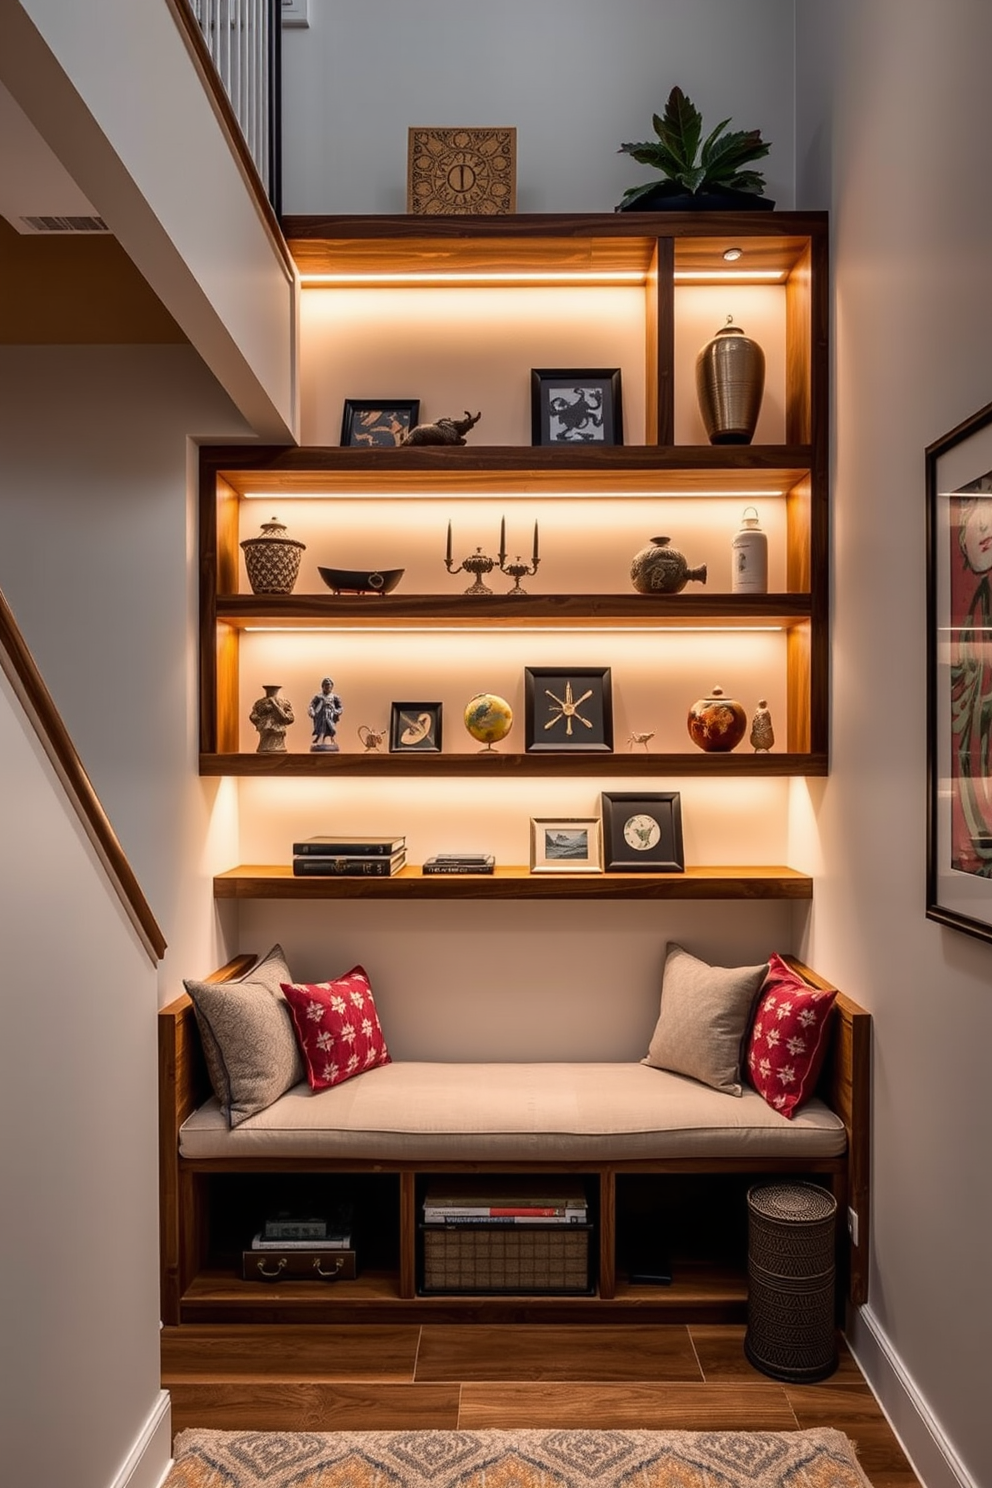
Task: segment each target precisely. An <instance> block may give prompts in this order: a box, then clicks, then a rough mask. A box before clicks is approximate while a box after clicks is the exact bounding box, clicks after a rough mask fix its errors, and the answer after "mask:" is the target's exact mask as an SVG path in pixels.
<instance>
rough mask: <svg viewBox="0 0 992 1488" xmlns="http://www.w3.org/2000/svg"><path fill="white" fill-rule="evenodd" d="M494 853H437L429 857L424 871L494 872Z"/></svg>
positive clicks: (424, 865) (423, 867) (422, 869)
mask: <svg viewBox="0 0 992 1488" xmlns="http://www.w3.org/2000/svg"><path fill="white" fill-rule="evenodd" d="M495 870H496V859H495V858H494V857H493V855H492V853H435V854H434V855H433V857H430V858H427V859H426V860H425V861H424V864H423V866H422V868H421V870H420V871H421V872H422V873H494V872H495Z"/></svg>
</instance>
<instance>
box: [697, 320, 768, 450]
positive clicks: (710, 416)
mask: <svg viewBox="0 0 992 1488" xmlns="http://www.w3.org/2000/svg"><path fill="white" fill-rule="evenodd" d="M764 390H765V353H764V352H763V351H762V349H761V347H760V346H759V345H758V343H757V341H752V340H751V338H750V336H745V334H744V332H743V331H742V330H741V328H740V326H737V325H734V323H733V316H731V315H728V316H727V324H726V325H725V326H721V327H720V329H719V330H718V331H717V333H716V335H715V336H714V337H713V339H712V341H707V343H706V345H705V346H704V347H703V349H702V351H701V352H700V353H699V355H698V356H697V358H696V396H697V397H698V399H699V411H700V413H701V414H702V416H703V423H704V425H705V427H706V433H707V435H708V436H709V441H710V444H750V443H751V440H752V438H753V437H754V431H755V428H756V426H757V423H758V414H759V412H760V410H761V398H762V395H763V393H764Z"/></svg>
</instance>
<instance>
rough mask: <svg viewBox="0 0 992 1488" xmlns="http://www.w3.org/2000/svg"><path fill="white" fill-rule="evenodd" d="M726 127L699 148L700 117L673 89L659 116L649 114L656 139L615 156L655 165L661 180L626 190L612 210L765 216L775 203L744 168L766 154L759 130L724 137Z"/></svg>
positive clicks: (760, 178) (756, 176) (761, 180)
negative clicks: (744, 213)
mask: <svg viewBox="0 0 992 1488" xmlns="http://www.w3.org/2000/svg"><path fill="white" fill-rule="evenodd" d="M729 123H730V120H729V119H724V120H723V121H722V122H721V123H720V124H718V125H717V126H716V128H715V129H714V130H713V131H712V133H711V134H709V135H708V136H707V137H706V139H705V140H704V141H703V143H702V147H701V148H700V140H701V139H702V134H703V116H702V114H701V113H700V112H699V110H698V109H697V108H696V107H695V105H694V104H693V102H692V100H691V99H689V98H687V97H686V95H685V94H684V93H683V92H682V89H681V88H673V89H672V91H671V93H670V94H669V95H668V102H667V103H666V105H665V113H664V117H662V118H659V117H658V115H657V114H655V115H654V129H655V133H656V134H657V136H658V138H657V140H646V141H644V142H643V143H641V144H627V145H621V146H620V149H619V151H618V152H617V153H618V154H620V155H630V156H631V158H632V159H634V160H637V161H639V162H640V164H641V165H651V166H654V168H655V169H656V170H659V171H661V174H662V176H663V177H664V180H662V181H648V182H647V184H646V185H644V186H631V187H630V189H629V190H627V191H625V192H624V194H623V200H622V201H621V202H620V205H619V206H618V207H617V209H616V210H617V211H618V212H630V211H638V212H645V211H649V212H650V211H670V212H692V211H697V212H698V211H703V212H713V211H727V210H731V211H752V212H753V211H770V210H771V209H772V208H773V207H774V206H775V203H774V202H773V201H769V199H768V198H767V197H766V196H765V195H764V194H763V193H764V189H765V178H764V176H763V175H762V174H761V172H760V171H755V170H745V169H744V167H745V166H747V165H748V164H750V162H751V161H754V160H760V159H761V158H762V157H763V156H765V155H767V154H768V152H769V150H770V149H771V145H769V144H767V143H766V141H765V140H763V139H762V138H761V131H760V130H759V129H738V130H733V131H731V132H730V133H729V134H728V133H725V130H726V128H727V125H728V124H729Z"/></svg>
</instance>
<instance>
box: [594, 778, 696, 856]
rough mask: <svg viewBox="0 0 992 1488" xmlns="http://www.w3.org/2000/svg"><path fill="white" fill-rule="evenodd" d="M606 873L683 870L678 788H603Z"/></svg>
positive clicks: (680, 811)
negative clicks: (628, 789)
mask: <svg viewBox="0 0 992 1488" xmlns="http://www.w3.org/2000/svg"><path fill="white" fill-rule="evenodd" d="M602 807H603V860H604V863H605V866H606V871H607V873H684V872H685V853H684V850H683V847H682V802H681V798H680V796H679V793H678V791H603V793H602Z"/></svg>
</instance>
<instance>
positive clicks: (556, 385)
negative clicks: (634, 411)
mask: <svg viewBox="0 0 992 1488" xmlns="http://www.w3.org/2000/svg"><path fill="white" fill-rule="evenodd" d="M530 376H531V405H530V418H531V435H530V442H531V444H623V410H622V407H621V401H620V368H619V367H592V368H585V369H581V370H578V369H575V368H564V369H560V370H558V371H551V370H549V369H547V368H538V367H535V368H533V369H532V370H531V374H530Z"/></svg>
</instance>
